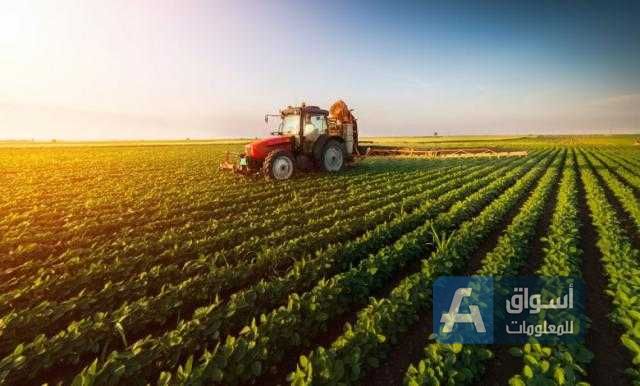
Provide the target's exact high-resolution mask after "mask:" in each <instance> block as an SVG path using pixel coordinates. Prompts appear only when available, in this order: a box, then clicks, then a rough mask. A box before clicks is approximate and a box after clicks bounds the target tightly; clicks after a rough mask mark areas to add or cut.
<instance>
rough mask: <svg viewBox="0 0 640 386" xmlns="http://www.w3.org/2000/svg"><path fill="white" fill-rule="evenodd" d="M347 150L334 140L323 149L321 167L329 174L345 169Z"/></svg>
mask: <svg viewBox="0 0 640 386" xmlns="http://www.w3.org/2000/svg"><path fill="white" fill-rule="evenodd" d="M345 154H346V151H345V148H344V144H343V143H342V142H340V141H336V140H335V139H332V140H330V141H328V142H327V143H326V144H325V145H324V149H322V157H321V159H320V166H321V167H322V169H323V170H325V171H328V172H338V171H340V170H342V168H343V167H344V160H345V158H346V157H345Z"/></svg>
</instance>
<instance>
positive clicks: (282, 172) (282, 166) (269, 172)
mask: <svg viewBox="0 0 640 386" xmlns="http://www.w3.org/2000/svg"><path fill="white" fill-rule="evenodd" d="M293 165H294V162H293V156H292V155H291V153H290V152H288V151H286V150H274V151H272V152H271V153H269V154H268V155H267V158H265V159H264V163H263V164H262V174H264V176H265V177H266V178H269V179H272V180H286V179H289V178H291V176H292V175H293V168H294V166H293Z"/></svg>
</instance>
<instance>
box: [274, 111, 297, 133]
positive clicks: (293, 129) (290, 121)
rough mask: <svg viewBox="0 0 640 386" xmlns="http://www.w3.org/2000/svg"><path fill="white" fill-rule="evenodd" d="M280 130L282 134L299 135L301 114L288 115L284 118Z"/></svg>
mask: <svg viewBox="0 0 640 386" xmlns="http://www.w3.org/2000/svg"><path fill="white" fill-rule="evenodd" d="M279 131H280V132H281V133H282V134H290V135H298V133H300V116H299V115H286V116H285V117H284V118H282V122H281V123H280V130H279Z"/></svg>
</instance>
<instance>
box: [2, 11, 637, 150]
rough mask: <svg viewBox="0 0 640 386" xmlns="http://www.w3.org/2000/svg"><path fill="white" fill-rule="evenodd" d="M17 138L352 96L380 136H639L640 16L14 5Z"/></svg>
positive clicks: (252, 124)
mask: <svg viewBox="0 0 640 386" xmlns="http://www.w3.org/2000/svg"><path fill="white" fill-rule="evenodd" d="M0 15H1V16H0V49H1V50H2V52H3V58H2V59H0V116H2V117H3V119H0V138H38V139H48V138H60V139H62V138H64V139H116V138H122V139H138V138H150V139H153V138H163V139H166V138H185V137H191V138H212V137H236V136H261V135H264V134H265V133H266V132H265V128H264V123H263V114H264V113H267V112H277V110H278V109H279V108H281V107H283V106H285V105H287V104H295V103H299V102H301V101H306V102H308V103H313V104H318V105H321V106H325V107H328V105H330V104H331V103H332V102H333V101H334V100H335V99H338V98H342V99H344V100H346V101H347V103H349V105H350V106H351V107H352V108H354V109H355V110H356V115H357V116H358V117H359V119H360V127H361V128H362V130H363V131H364V132H365V134H366V135H367V134H368V135H430V134H432V133H433V132H434V131H438V132H439V133H440V134H441V135H447V134H449V135H454V134H476V135H477V134H528V133H558V134H560V133H579V132H622V131H633V130H635V131H638V130H639V129H640V113H639V112H638V110H639V109H638V106H640V20H639V19H640V5H639V3H638V2H594V1H580V2H576V1H572V2H569V1H532V2H519V1H447V2H444V1H439V2H424V1H420V2H419V1H416V2H378V1H368V2H345V1H322V2H301V1H286V2H285V1H283V2H277V1H273V2H263V1H257V0H253V1H234V2H221V1H136V2H130V1H125V0H113V1H110V2H103V1H78V0H60V1H35V0H34V1H24V2H6V4H3V5H0Z"/></svg>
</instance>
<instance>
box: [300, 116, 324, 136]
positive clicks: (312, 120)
mask: <svg viewBox="0 0 640 386" xmlns="http://www.w3.org/2000/svg"><path fill="white" fill-rule="evenodd" d="M326 131H327V124H326V121H325V117H324V116H323V115H307V116H306V117H305V118H304V127H303V130H302V132H303V135H304V136H305V137H306V136H315V135H319V134H325V132H326Z"/></svg>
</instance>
